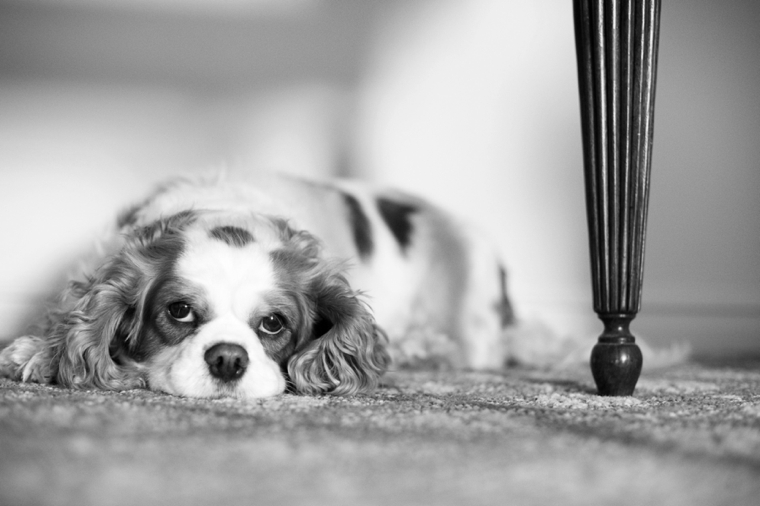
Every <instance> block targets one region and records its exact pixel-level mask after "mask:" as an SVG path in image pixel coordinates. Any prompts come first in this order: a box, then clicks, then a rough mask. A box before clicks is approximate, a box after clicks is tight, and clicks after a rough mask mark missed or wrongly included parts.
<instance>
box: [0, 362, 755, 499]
mask: <svg viewBox="0 0 760 506" xmlns="http://www.w3.org/2000/svg"><path fill="white" fill-rule="evenodd" d="M613 502H614V504H617V505H626V504H663V505H665V504H667V505H681V504H683V505H689V506H695V505H697V506H698V505H715V504H726V505H729V504H730V505H745V504H746V505H756V504H760V363H758V362H755V363H750V364H743V365H742V366H740V367H739V366H733V367H721V366H715V365H713V366H705V365H695V364H687V365H682V366H679V367H675V368H672V369H669V370H661V371H653V372H645V373H644V374H643V375H642V378H641V380H640V381H639V385H638V387H637V390H636V394H635V396H634V397H625V398H604V397H599V396H597V395H595V394H594V388H593V382H592V380H591V378H590V373H589V372H588V370H587V368H578V369H577V370H575V369H573V370H562V371H547V370H536V369H521V368H515V369H510V370H506V371H503V372H498V373H466V372H457V373H455V372H435V371H406V372H396V373H392V374H390V375H388V376H387V378H386V381H385V383H384V385H383V386H382V388H380V389H379V390H377V391H376V392H375V393H374V394H372V395H367V396H356V397H346V398H333V397H299V396H292V395H282V396H279V397H276V398H272V399H264V400H260V401H256V402H249V403H246V402H241V401H236V400H231V399H221V400H191V399H183V398H177V397H172V396H168V395H161V394H155V393H152V392H148V391H142V390H134V391H128V392H95V391H71V390H66V389H62V388H57V387H50V386H40V385H26V384H18V383H14V382H11V381H8V380H0V504H3V505H5V504H8V505H26V504H29V505H31V504H40V505H48V504H49V505H58V504H60V505H65V504H71V505H90V504H92V505H96V504H97V505H112V504H113V505H117V504H140V505H148V504H161V505H172V504H178V505H179V504H182V505H191V504H227V503H234V504H283V505H288V504H304V505H306V504H308V505H320V504H331V505H343V504H345V505H349V504H351V505H363V504H377V505H386V504H435V505H454V504H457V505H459V504H468V505H469V504H563V505H574V504H579V505H580V504H583V505H597V504H598V505H608V504H613Z"/></svg>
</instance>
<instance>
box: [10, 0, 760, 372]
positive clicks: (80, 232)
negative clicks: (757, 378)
mask: <svg viewBox="0 0 760 506" xmlns="http://www.w3.org/2000/svg"><path fill="white" fill-rule="evenodd" d="M663 4H664V5H663V11H662V22H661V27H662V32H661V39H660V57H659V72H658V83H657V99H656V112H655V130H654V131H655V139H654V155H653V165H652V190H651V200H650V211H649V232H648V238H647V256H646V271H645V272H646V275H645V281H644V296H643V310H642V313H641V314H640V315H639V317H638V318H637V320H636V321H635V322H634V327H633V329H634V333H635V334H636V335H638V336H642V337H644V338H645V339H647V340H648V341H649V343H650V344H653V345H655V346H666V345H669V344H671V343H675V342H684V341H685V342H689V343H690V344H691V346H692V348H693V350H694V352H695V354H697V355H701V356H707V357H729V356H739V355H744V356H747V355H755V356H756V355H760V332H758V330H759V329H760V199H758V190H760V161H759V160H760V64H758V54H760V29H758V27H760V2H756V1H755V0H733V1H731V0H729V1H726V2H713V1H710V0H689V1H685V0H684V1H680V0H671V1H668V0H666V1H665V2H663ZM579 118H580V116H579V103H578V89H577V80H576V68H575V49H574V35H573V17H572V2H571V1H570V0H542V1H540V2H537V1H535V0H510V1H505V0H382V1H379V0H0V236H1V237H2V243H1V244H2V252H1V253H0V260H1V261H0V318H1V320H0V321H2V325H1V326H0V327H1V328H0V336H3V337H12V336H13V333H14V332H16V331H17V330H18V328H19V326H20V325H22V323H23V321H24V319H25V318H26V317H27V316H28V315H30V314H33V313H35V312H37V311H38V310H39V307H38V303H39V300H40V299H41V298H43V297H44V296H45V295H46V293H47V290H48V289H49V287H50V283H51V279H59V275H60V272H61V268H62V266H66V265H69V264H70V262H71V261H72V260H73V259H74V258H76V257H77V255H78V254H79V253H80V252H81V251H82V250H86V249H87V247H88V246H89V245H90V244H91V243H92V242H93V241H94V240H95V239H96V238H97V237H98V235H99V234H100V233H101V231H102V230H103V228H104V226H106V225H107V224H108V223H110V222H111V220H112V219H113V216H114V214H115V213H116V212H117V211H118V210H119V209H121V208H123V207H124V206H125V205H127V204H128V203H129V202H131V201H133V200H135V199H137V198H140V196H142V195H143V194H144V193H145V192H146V191H147V190H149V189H150V188H151V186H152V185H153V184H155V182H156V181H159V180H162V179H165V178H167V177H171V176H172V175H174V174H178V173H192V172H200V171H207V170H208V169H209V168H210V167H223V166H228V165H230V166H237V165H245V166H250V167H255V168H259V169H262V168H263V169H271V170H282V171H286V172H290V173H296V174H303V175H308V176H314V177H327V176H332V175H341V176H356V177H361V178H365V179H369V180H372V181H377V182H379V183H383V184H391V185H394V186H398V187H402V188H405V189H408V190H412V191H415V192H418V193H420V194H423V195H426V196H427V197H428V198H430V199H431V200H433V201H435V202H437V203H439V204H440V205H442V206H444V207H447V208H449V209H451V210H452V211H455V212H457V213H459V214H461V215H463V216H465V217H467V218H469V219H470V220H472V221H474V222H476V223H478V224H479V226H480V227H481V228H483V229H484V230H485V231H487V232H488V233H489V234H490V235H491V236H492V237H493V238H494V241H495V242H496V244H497V245H498V248H499V250H500V251H501V253H502V254H503V256H504V258H505V261H506V264H507V266H508V269H509V273H510V278H509V284H510V290H511V295H512V298H513V301H514V304H515V306H516V309H517V311H518V314H519V316H520V317H521V318H523V319H525V320H534V321H540V322H542V324H545V325H546V326H548V327H550V328H551V329H552V330H553V331H554V332H557V333H559V334H563V335H564V334H581V333H589V334H593V335H598V333H599V332H600V331H601V325H600V324H599V323H598V321H597V319H596V317H595V316H594V314H593V311H592V309H591V294H590V290H591V289H590V274H589V266H588V263H589V262H588V246H587V233H586V224H585V207H584V196H583V182H582V158H581V156H582V155H581V137H580V119H579Z"/></svg>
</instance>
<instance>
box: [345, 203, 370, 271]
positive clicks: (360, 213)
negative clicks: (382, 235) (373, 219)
mask: <svg viewBox="0 0 760 506" xmlns="http://www.w3.org/2000/svg"><path fill="white" fill-rule="evenodd" d="M343 200H344V202H345V203H346V208H347V209H348V214H349V220H350V222H351V230H352V232H353V234H354V244H356V250H357V251H358V252H359V257H361V258H362V259H363V260H366V259H367V258H369V257H370V256H372V252H373V251H374V249H375V244H374V241H373V239H372V225H371V224H370V222H369V218H367V215H366V214H365V213H364V209H362V206H361V204H360V203H359V201H358V200H357V199H356V198H355V197H354V196H353V195H349V194H348V193H343Z"/></svg>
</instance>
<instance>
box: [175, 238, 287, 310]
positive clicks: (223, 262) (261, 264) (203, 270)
mask: <svg viewBox="0 0 760 506" xmlns="http://www.w3.org/2000/svg"><path fill="white" fill-rule="evenodd" d="M186 241H187V242H186V247H185V250H184V252H183V253H182V255H181V256H180V257H179V259H178V261H177V275H179V276H180V277H182V278H183V279H186V280H188V281H189V282H190V283H192V284H194V285H196V286H197V287H199V288H200V289H202V290H203V292H204V293H205V296H206V298H207V302H208V304H209V306H210V309H211V311H212V312H213V313H215V314H216V315H218V316H219V315H223V314H228V313H232V314H234V315H235V316H236V317H238V318H239V319H241V320H247V319H248V317H249V316H250V314H251V312H252V311H253V309H254V308H255V307H256V306H257V305H258V304H260V303H261V302H262V300H263V296H264V294H265V293H266V292H269V291H271V290H272V289H274V288H275V287H276V275H275V269H274V266H273V265H272V261H271V259H270V251H271V249H272V248H273V247H276V246H277V244H275V242H274V241H272V240H269V241H266V242H259V241H254V242H250V243H248V244H245V245H237V244H228V243H227V242H225V241H222V240H219V239H217V238H214V237H211V236H210V235H209V231H208V230H205V229H204V228H202V227H200V228H194V229H190V230H188V231H187V232H186Z"/></svg>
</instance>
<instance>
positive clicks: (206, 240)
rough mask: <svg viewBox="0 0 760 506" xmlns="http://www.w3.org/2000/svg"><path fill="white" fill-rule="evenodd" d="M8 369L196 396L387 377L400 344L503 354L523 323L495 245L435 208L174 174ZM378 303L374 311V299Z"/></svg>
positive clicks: (462, 353)
mask: <svg viewBox="0 0 760 506" xmlns="http://www.w3.org/2000/svg"><path fill="white" fill-rule="evenodd" d="M117 229H118V231H119V233H118V234H116V235H115V236H114V238H113V239H112V240H109V241H107V242H106V247H105V254H104V255H103V257H102V258H100V259H98V260H97V262H96V266H95V268H94V269H93V270H92V272H88V273H86V274H87V277H86V278H85V279H80V280H75V281H74V282H73V283H72V286H71V288H70V289H68V290H67V291H66V292H65V294H64V296H63V298H62V300H61V302H60V305H59V306H58V307H57V308H55V309H54V310H52V311H51V312H50V317H49V322H48V324H47V326H46V328H45V330H44V333H43V335H40V336H25V337H21V338H19V339H17V340H16V341H15V342H14V343H13V344H12V345H11V346H9V347H8V348H6V349H5V350H3V351H2V353H0V374H2V375H5V376H9V377H12V378H15V379H23V380H33V381H40V382H58V383H61V384H63V385H65V386H77V387H97V388H109V389H121V388H132V387H136V386H147V387H148V388H151V389H154V390H160V391H165V392H169V393H174V394H179V395H187V396H195V397H217V396H224V395H229V396H236V397H243V398H255V397H262V396H267V395H273V394H277V393H280V392H282V391H284V390H285V389H286V387H287V384H288V383H289V384H290V387H291V389H292V390H294V391H296V392H302V393H322V392H330V393H338V394H340V393H354V392H360V391H365V390H368V389H371V388H373V387H374V386H375V385H376V384H377V382H378V380H379V377H380V376H381V375H382V373H383V372H384V371H385V370H386V369H387V367H388V364H389V359H390V358H391V357H392V359H393V360H394V362H395V363H396V364H398V365H403V364H405V363H412V364H414V363H417V362H427V361H434V362H436V363H438V362H446V363H448V364H450V365H452V366H454V367H466V368H475V369H485V368H498V367H500V366H502V365H503V364H504V362H505V360H506V358H507V350H506V349H505V345H504V339H503V329H504V327H505V326H506V325H508V324H509V323H510V322H511V320H512V313H511V308H510V305H509V301H508V299H507V296H506V292H505V275H504V269H503V267H502V266H501V264H500V262H499V260H498V258H497V256H496V255H495V254H494V252H493V250H492V248H491V247H490V245H489V244H488V243H487V242H486V241H484V239H483V238H482V237H481V236H480V235H479V234H478V233H476V232H475V231H474V230H473V229H471V228H469V227H468V226H466V225H464V224H463V223H460V222H458V221H456V220H454V219H453V218H451V217H450V216H448V215H447V214H445V213H444V212H442V211H441V210H439V209H437V208H435V207H433V206H431V205H430V204H428V203H426V202H424V201H422V200H420V199H418V198H415V197H412V196H409V195H406V194H402V193H399V192H395V191H385V190H378V189H374V188H370V187H368V186H364V185H360V184H358V183H355V182H348V181H333V182H329V183H315V182H309V181H303V180H300V179H295V178H290V177H285V176H278V175H271V174H265V175H262V174H256V175H237V176H226V177H217V178H212V179H188V180H181V181H177V182H173V183H170V184H168V185H166V186H164V187H163V188H161V189H159V190H158V191H157V192H156V193H155V194H153V195H152V196H150V197H149V198H148V199H147V200H146V201H145V202H143V203H141V204H139V205H137V206H135V207H133V208H132V209H130V210H129V211H127V212H126V213H124V214H123V215H122V216H121V217H120V218H119V220H118V225H117ZM370 308H371V309H370Z"/></svg>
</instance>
